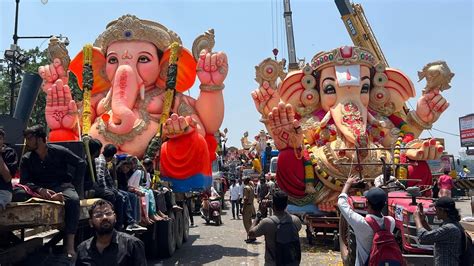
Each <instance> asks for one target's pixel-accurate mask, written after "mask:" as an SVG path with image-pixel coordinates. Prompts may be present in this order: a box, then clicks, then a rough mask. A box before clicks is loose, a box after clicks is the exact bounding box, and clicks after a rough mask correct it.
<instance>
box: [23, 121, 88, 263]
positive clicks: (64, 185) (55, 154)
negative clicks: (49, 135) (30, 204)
mask: <svg viewBox="0 0 474 266" xmlns="http://www.w3.org/2000/svg"><path fill="white" fill-rule="evenodd" d="M23 135H24V136H25V141H26V148H27V149H28V150H29V152H27V153H26V154H25V155H24V156H23V158H22V162H21V170H20V183H21V184H23V185H27V186H28V187H30V188H31V190H33V191H35V192H36V193H38V194H39V195H41V197H43V198H44V199H48V200H57V201H62V202H64V203H65V206H64V207H65V208H64V209H65V225H66V226H65V233H66V245H65V246H66V252H67V254H68V256H70V257H74V256H75V254H76V253H75V251H74V236H75V234H76V230H77V225H78V222H79V196H78V195H77V192H76V189H75V188H74V185H73V184H72V182H73V181H74V179H80V178H84V172H85V169H86V162H85V161H84V160H83V159H81V158H80V157H78V156H77V155H75V154H74V153H73V152H72V151H70V150H68V149H66V148H64V147H62V146H59V145H55V144H49V143H48V144H47V143H46V132H45V131H44V129H43V127H42V126H40V125H36V126H33V127H30V128H27V129H25V131H24V132H23ZM68 166H72V167H74V168H75V173H74V175H73V176H71V174H70V173H68Z"/></svg>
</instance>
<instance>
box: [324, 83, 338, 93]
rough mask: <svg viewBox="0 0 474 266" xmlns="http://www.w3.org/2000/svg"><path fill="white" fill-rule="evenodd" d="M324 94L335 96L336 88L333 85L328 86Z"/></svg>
mask: <svg viewBox="0 0 474 266" xmlns="http://www.w3.org/2000/svg"><path fill="white" fill-rule="evenodd" d="M323 92H324V94H335V93H336V88H334V86H333V85H332V84H328V85H326V87H324V89H323Z"/></svg>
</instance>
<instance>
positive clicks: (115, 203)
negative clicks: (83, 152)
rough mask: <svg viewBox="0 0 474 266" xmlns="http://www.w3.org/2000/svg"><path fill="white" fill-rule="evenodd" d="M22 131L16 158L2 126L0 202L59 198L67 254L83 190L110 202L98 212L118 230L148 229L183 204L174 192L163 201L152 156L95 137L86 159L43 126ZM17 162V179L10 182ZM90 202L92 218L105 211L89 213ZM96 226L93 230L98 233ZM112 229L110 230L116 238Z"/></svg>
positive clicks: (1, 205)
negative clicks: (120, 150) (125, 151)
mask: <svg viewBox="0 0 474 266" xmlns="http://www.w3.org/2000/svg"><path fill="white" fill-rule="evenodd" d="M23 134H24V138H25V149H26V151H27V152H26V153H25V154H24V155H23V156H22V158H21V160H18V156H17V154H16V152H15V150H14V149H12V148H10V147H8V146H6V145H4V143H3V142H4V138H5V131H4V130H3V129H0V147H1V156H0V174H1V177H2V178H1V179H0V208H1V209H4V208H5V207H6V205H7V204H8V203H9V202H11V201H12V200H13V201H25V200H27V199H29V198H31V197H36V198H42V199H46V200H53V201H60V202H63V203H64V205H65V221H64V224H65V228H64V232H65V235H66V237H65V242H64V247H65V252H66V254H67V255H68V256H69V257H71V258H73V257H75V256H76V250H75V248H74V240H75V234H76V231H77V228H78V223H79V214H80V201H79V200H80V198H82V197H84V196H85V197H87V198H101V199H103V201H100V202H101V203H100V202H99V203H98V205H97V206H99V207H100V208H102V207H107V206H108V205H110V206H111V207H112V208H113V211H108V212H107V211H105V212H102V213H104V214H105V218H107V220H108V221H109V222H110V220H113V228H114V230H116V231H117V232H122V231H128V232H135V233H136V232H143V231H146V230H147V228H146V226H147V225H150V224H152V223H154V222H157V221H161V220H167V219H169V218H168V216H167V215H166V214H165V212H166V211H167V208H181V207H179V206H178V205H176V203H175V202H174V201H173V197H171V199H172V200H171V205H172V206H167V204H166V202H165V197H164V194H165V193H167V192H169V191H170V189H169V188H168V187H166V186H163V185H162V184H161V183H158V182H156V180H153V179H154V176H155V175H154V171H155V170H154V168H155V167H154V162H153V161H152V160H151V159H145V160H143V161H140V160H138V159H137V158H136V157H133V156H123V155H117V147H115V146H114V145H112V144H107V145H105V146H104V147H103V145H102V143H101V142H100V141H99V140H97V139H90V141H89V142H88V143H89V151H90V155H91V159H92V160H91V165H88V164H87V160H86V159H85V158H81V157H79V156H77V155H76V154H75V153H74V152H72V151H71V150H69V149H68V148H65V147H63V146H60V145H56V144H52V143H47V142H46V132H45V130H44V128H43V127H42V126H39V125H36V126H32V127H29V128H27V129H26V130H24V132H23ZM18 167H19V169H20V175H19V182H18V183H15V184H12V177H14V176H15V175H16V172H17V169H18ZM89 169H91V170H92V172H93V176H94V177H95V178H92V173H91V172H90V171H89ZM104 202H105V203H104ZM168 205H169V204H168ZM94 206H96V205H94ZM94 206H93V208H92V209H91V217H90V218H91V222H92V224H93V223H94V220H95V219H98V220H101V219H102V218H103V217H102V216H103V215H102V216H101V217H99V215H96V216H93V215H92V213H93V212H94V208H95V207H94ZM97 206H96V207H97ZM99 207H97V208H99ZM112 213H113V217H111V215H112ZM108 214H110V215H108ZM105 218H104V219H105ZM112 218H113V219H112ZM99 226H102V225H101V224H99ZM96 229H98V228H96ZM99 229H100V228H99ZM100 232H101V231H100V230H98V231H97V233H98V235H100ZM115 235H117V234H116V232H115V231H114V238H115ZM120 235H121V234H119V236H120ZM142 245H143V244H142ZM126 265H129V264H126Z"/></svg>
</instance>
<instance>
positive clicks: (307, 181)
mask: <svg viewBox="0 0 474 266" xmlns="http://www.w3.org/2000/svg"><path fill="white" fill-rule="evenodd" d="M279 66H280V67H282V66H281V64H278V63H277V62H275V61H274V60H270V59H266V60H265V61H263V62H262V63H261V64H260V65H259V66H258V67H257V76H259V75H261V74H259V73H265V75H267V76H269V75H270V74H271V73H275V74H274V75H273V76H272V77H265V76H264V75H262V76H263V77H262V76H260V77H258V78H257V81H259V83H260V84H259V85H260V86H259V88H258V89H257V90H255V91H253V92H252V97H253V99H254V101H255V105H256V107H257V109H258V111H259V112H260V113H261V114H262V118H261V121H262V122H263V123H264V124H265V126H266V128H267V130H268V131H269V132H270V134H271V136H272V138H273V139H274V141H275V146H276V147H277V148H278V149H279V150H280V155H279V159H278V172H277V182H278V185H279V186H280V187H281V188H282V189H283V190H285V191H286V192H287V193H288V194H289V196H290V201H291V202H292V203H293V204H297V205H305V204H308V203H314V204H315V205H316V206H317V207H318V208H319V209H320V210H325V211H333V210H335V205H336V201H337V196H338V195H339V193H340V192H341V190H342V185H343V183H344V180H345V179H346V178H347V177H348V176H350V175H354V174H355V175H360V176H362V177H363V178H364V179H367V180H372V179H373V178H375V177H376V176H378V175H380V174H381V173H382V166H381V165H376V164H374V165H370V163H373V162H380V161H379V160H380V158H385V160H387V161H391V162H393V163H394V165H396V166H398V169H399V170H400V171H402V172H403V171H405V172H406V171H407V169H406V168H405V166H403V164H401V163H405V162H407V161H410V160H414V161H425V160H431V159H435V158H439V157H440V155H441V154H442V152H443V150H444V148H443V147H442V146H441V145H440V144H439V143H438V142H436V141H435V140H433V139H430V140H420V139H418V137H419V136H420V134H421V132H422V131H423V130H425V129H429V128H431V125H432V124H433V123H434V122H435V121H436V120H437V119H438V118H439V115H440V114H441V113H442V112H443V111H444V110H446V108H447V107H448V103H447V101H446V99H444V98H443V97H442V96H441V94H440V93H439V90H435V91H431V92H429V93H425V94H423V95H422V96H421V97H420V99H419V100H418V102H417V107H416V110H411V111H405V109H404V103H405V102H406V101H407V100H408V99H409V98H411V97H414V96H415V88H414V86H413V83H412V82H411V80H410V79H409V78H408V77H407V76H406V75H405V74H404V73H403V72H401V71H399V70H396V69H393V68H385V67H384V66H383V65H382V64H379V63H378V62H377V59H376V57H375V56H374V55H373V54H372V53H371V52H370V51H368V50H366V49H364V48H361V47H353V46H344V47H340V48H336V49H333V50H331V51H326V52H320V53H317V54H316V55H315V56H314V57H313V58H312V60H311V64H307V65H306V66H304V67H303V69H301V70H297V71H293V72H290V73H288V74H287V75H286V76H283V78H281V82H280V83H279V84H278V85H276V82H275V80H276V79H277V78H278V77H277V76H276V75H277V74H276V73H279V70H277V69H276V68H278V67H279ZM269 69H270V70H269ZM356 147H357V148H358V149H359V151H358V152H356V151H355V148H356ZM380 148H382V149H380ZM383 148H393V153H392V152H390V149H383ZM419 165H420V167H423V166H424V165H423V164H422V163H420V164H419Z"/></svg>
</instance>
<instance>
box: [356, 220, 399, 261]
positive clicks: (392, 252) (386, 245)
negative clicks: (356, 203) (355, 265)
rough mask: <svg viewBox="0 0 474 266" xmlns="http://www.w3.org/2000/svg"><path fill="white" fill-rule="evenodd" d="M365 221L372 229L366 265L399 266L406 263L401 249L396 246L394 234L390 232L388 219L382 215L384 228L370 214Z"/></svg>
mask: <svg viewBox="0 0 474 266" xmlns="http://www.w3.org/2000/svg"><path fill="white" fill-rule="evenodd" d="M365 221H366V222H367V223H368V224H369V226H370V228H372V230H373V231H374V238H373V240H372V248H371V249H370V255H369V259H368V261H367V262H366V265H369V266H381V265H383V266H386V265H390V266H399V265H406V263H405V260H404V259H403V256H402V251H401V250H400V247H399V246H398V243H397V241H396V240H395V236H394V235H393V234H392V232H390V220H389V219H388V218H387V217H384V229H381V228H380V226H379V224H378V223H377V221H375V219H374V218H372V217H370V216H366V217H365Z"/></svg>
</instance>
